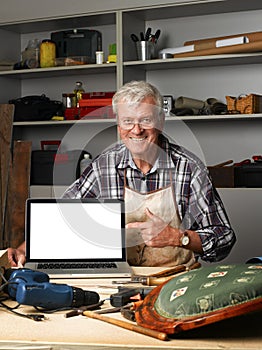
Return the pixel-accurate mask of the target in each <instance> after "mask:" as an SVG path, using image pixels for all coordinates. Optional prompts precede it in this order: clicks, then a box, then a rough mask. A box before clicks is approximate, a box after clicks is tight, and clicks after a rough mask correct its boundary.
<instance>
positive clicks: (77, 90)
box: [74, 81, 85, 107]
mask: <svg viewBox="0 0 262 350" xmlns="http://www.w3.org/2000/svg"><path fill="white" fill-rule="evenodd" d="M83 92H85V90H84V88H83V83H82V82H81V81H77V82H76V85H75V89H74V94H75V97H76V106H77V107H79V100H81V99H82V94H83Z"/></svg>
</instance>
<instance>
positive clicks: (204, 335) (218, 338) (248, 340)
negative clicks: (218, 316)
mask: <svg viewBox="0 0 262 350" xmlns="http://www.w3.org/2000/svg"><path fill="white" fill-rule="evenodd" d="M52 282H54V281H52ZM55 282H58V281H55ZM59 283H67V284H69V285H72V286H76V287H80V288H83V289H85V290H96V291H97V292H98V293H99V294H100V298H101V299H104V298H106V297H108V296H109V295H110V294H112V293H113V292H117V290H115V289H114V286H113V285H112V281H111V280H105V279H104V280H99V279H97V280H86V279H85V280H59ZM97 286H98V288H97ZM104 307H111V305H110V303H109V301H106V302H105V305H104ZM17 311H19V312H24V313H34V312H36V311H35V309H34V308H33V307H31V306H21V307H19V308H18V309H17ZM65 313H66V311H60V312H56V313H53V314H46V317H47V318H48V319H47V320H44V321H40V322H35V321H33V320H30V319H26V318H22V317H18V316H16V315H14V314H12V313H10V312H8V311H6V310H4V309H3V308H0V320H1V332H0V349H14V348H15V349H19V348H20V349H39V350H40V349H41V350H45V349H59V350H60V349H61V350H62V349H63V350H69V349H87V348H88V350H93V349H94V350H102V349H103V350H106V349H117V350H121V349H139V350H142V349H179V350H182V349H183V350H184V349H187V350H194V349H196V350H208V349H210V350H218V349H219V350H221V349H227V350H249V349H256V350H258V349H262V332H261V319H262V313H261V312H260V313H257V314H252V315H251V314H250V315H245V316H243V317H239V318H234V319H230V320H225V321H222V322H219V323H215V324H212V325H209V326H205V327H202V328H198V329H195V330H194V331H188V332H183V333H180V334H179V335H175V336H171V337H169V340H167V341H161V340H158V339H155V338H152V337H149V336H146V335H142V334H139V333H135V332H133V331H130V330H126V329H123V328H120V327H117V326H115V325H112V324H108V323H105V322H103V321H101V320H95V319H90V318H87V317H85V316H82V315H80V316H75V317H71V318H65ZM108 316H109V317H114V318H119V319H121V320H125V319H124V318H123V317H122V316H121V314H120V313H115V314H109V315H108Z"/></svg>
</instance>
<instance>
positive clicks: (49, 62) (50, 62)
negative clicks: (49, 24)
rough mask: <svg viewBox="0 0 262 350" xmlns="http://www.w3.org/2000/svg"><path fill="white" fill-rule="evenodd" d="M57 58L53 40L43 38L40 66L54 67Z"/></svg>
mask: <svg viewBox="0 0 262 350" xmlns="http://www.w3.org/2000/svg"><path fill="white" fill-rule="evenodd" d="M55 58H56V47H55V43H54V42H53V41H52V40H49V39H45V40H42V42H41V45H40V67H41V68H47V67H54V66H55Z"/></svg>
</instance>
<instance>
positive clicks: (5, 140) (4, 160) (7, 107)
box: [0, 104, 14, 249]
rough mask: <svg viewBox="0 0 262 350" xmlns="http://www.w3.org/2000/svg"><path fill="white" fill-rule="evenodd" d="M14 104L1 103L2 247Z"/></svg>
mask: <svg viewBox="0 0 262 350" xmlns="http://www.w3.org/2000/svg"><path fill="white" fill-rule="evenodd" d="M13 116H14V105H11V104H0V152H1V156H0V230H1V231H0V249H2V248H3V246H4V243H5V242H4V225H5V213H6V200H7V188H8V182H9V181H8V180H9V178H8V176H9V166H10V162H11V145H12V132H13Z"/></svg>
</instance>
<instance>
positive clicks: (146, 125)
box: [119, 120, 155, 130]
mask: <svg viewBox="0 0 262 350" xmlns="http://www.w3.org/2000/svg"><path fill="white" fill-rule="evenodd" d="M135 125H139V127H140V128H142V129H152V128H153V127H154V126H155V122H154V121H153V120H143V121H141V122H136V123H134V122H131V121H129V120H128V121H125V120H120V121H119V126H120V127H121V128H122V129H124V130H131V129H133V127H134V126H135Z"/></svg>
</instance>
